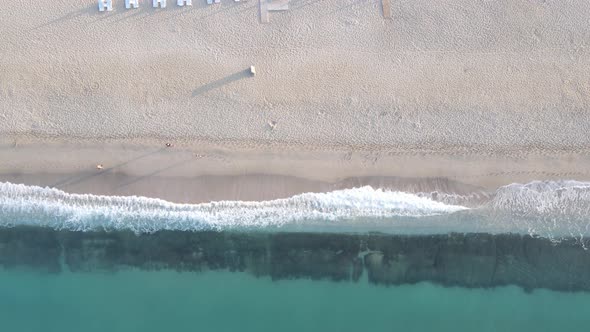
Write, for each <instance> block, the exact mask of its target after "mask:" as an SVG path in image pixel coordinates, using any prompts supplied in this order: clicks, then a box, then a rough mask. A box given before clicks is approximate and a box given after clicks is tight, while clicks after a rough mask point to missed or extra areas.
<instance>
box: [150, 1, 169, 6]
mask: <svg viewBox="0 0 590 332" xmlns="http://www.w3.org/2000/svg"><path fill="white" fill-rule="evenodd" d="M152 5H153V7H154V8H158V5H159V6H160V8H166V0H153V2H152Z"/></svg>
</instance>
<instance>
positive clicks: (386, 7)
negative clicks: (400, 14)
mask: <svg viewBox="0 0 590 332" xmlns="http://www.w3.org/2000/svg"><path fill="white" fill-rule="evenodd" d="M381 6H382V7H383V17H384V18H391V3H390V2H389V0H381Z"/></svg>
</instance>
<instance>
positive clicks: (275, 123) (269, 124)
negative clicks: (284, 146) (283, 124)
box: [268, 120, 277, 130]
mask: <svg viewBox="0 0 590 332" xmlns="http://www.w3.org/2000/svg"><path fill="white" fill-rule="evenodd" d="M268 126H269V127H270V130H274V129H275V127H276V126H277V122H276V121H274V120H271V121H268Z"/></svg>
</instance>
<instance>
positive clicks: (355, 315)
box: [0, 270, 590, 332]
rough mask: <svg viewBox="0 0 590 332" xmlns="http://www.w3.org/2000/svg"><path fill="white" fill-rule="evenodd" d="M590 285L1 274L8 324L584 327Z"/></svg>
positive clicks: (50, 327) (68, 327)
mask: <svg viewBox="0 0 590 332" xmlns="http://www.w3.org/2000/svg"><path fill="white" fill-rule="evenodd" d="M589 301H590V294H589V293H562V292H552V291H547V290H536V291H534V292H532V293H525V292H524V291H522V290H521V289H520V288H517V287H502V288H496V289H493V290H492V289H465V288H456V287H452V288H445V287H441V286H436V285H432V284H429V283H420V284H417V285H404V286H396V287H380V286H374V285H370V284H368V283H367V282H361V283H360V284H352V283H335V282H329V281H311V280H281V281H271V280H270V279H269V278H255V277H252V276H249V275H246V274H243V273H228V272H207V273H200V274H194V273H177V272H169V271H168V272H163V271H161V272H139V271H127V272H119V273H114V274H96V273H69V272H64V273H59V274H40V273H34V272H26V271H17V270H11V271H3V272H0V316H1V320H2V323H1V324H2V330H4V331H44V332H46V331H89V332H90V331H110V332H116V331H144V332H149V331H197V330H199V331H232V332H233V331H285V332H287V331H351V332H352V331H354V332H358V331H395V330H402V331H434V330H436V331H585V330H586V328H587V323H589V322H590V306H588V303H589Z"/></svg>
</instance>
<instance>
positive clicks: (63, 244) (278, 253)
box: [0, 226, 590, 291]
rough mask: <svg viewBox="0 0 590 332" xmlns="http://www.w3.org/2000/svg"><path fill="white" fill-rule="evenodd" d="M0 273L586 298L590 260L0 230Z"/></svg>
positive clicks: (560, 250) (487, 245)
mask: <svg viewBox="0 0 590 332" xmlns="http://www.w3.org/2000/svg"><path fill="white" fill-rule="evenodd" d="M0 266H1V267H3V268H5V269H9V268H15V267H26V268H32V269H34V270H41V271H46V272H50V273H59V272H61V271H64V270H68V271H71V272H95V271H102V272H105V271H106V272H116V271H118V270H121V269H129V268H136V269H141V270H161V269H171V270H177V271H185V272H199V271H207V270H220V269H226V270H229V271H236V272H238V271H239V272H247V273H251V274H253V275H255V276H270V277H271V278H272V279H273V280H277V279H291V278H311V279H329V280H333V281H349V282H357V281H358V280H360V279H361V277H363V275H364V274H366V276H365V277H367V278H368V280H369V282H371V283H373V284H379V285H400V284H412V283H418V282H423V281H428V282H433V283H437V284H441V285H444V286H459V287H494V286H503V285H517V286H520V287H522V288H524V289H525V290H533V289H535V288H547V289H552V290H560V291H590V252H588V251H586V250H585V249H584V247H583V246H582V245H580V242H579V240H576V239H573V238H572V239H563V240H562V241H560V242H559V243H555V242H552V241H550V240H548V239H545V238H536V237H531V236H528V235H518V234H498V235H491V234H480V233H468V234H457V233H451V234H446V235H389V234H363V235H361V234H325V233H324V234H323V233H264V232H257V233H256V232H255V233H230V232H182V231H159V232H155V233H151V234H140V235H137V234H135V233H132V232H127V231H117V232H72V231H55V230H52V229H49V228H40V227H28V226H27V227H25V226H21V227H14V228H1V229H0Z"/></svg>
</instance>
